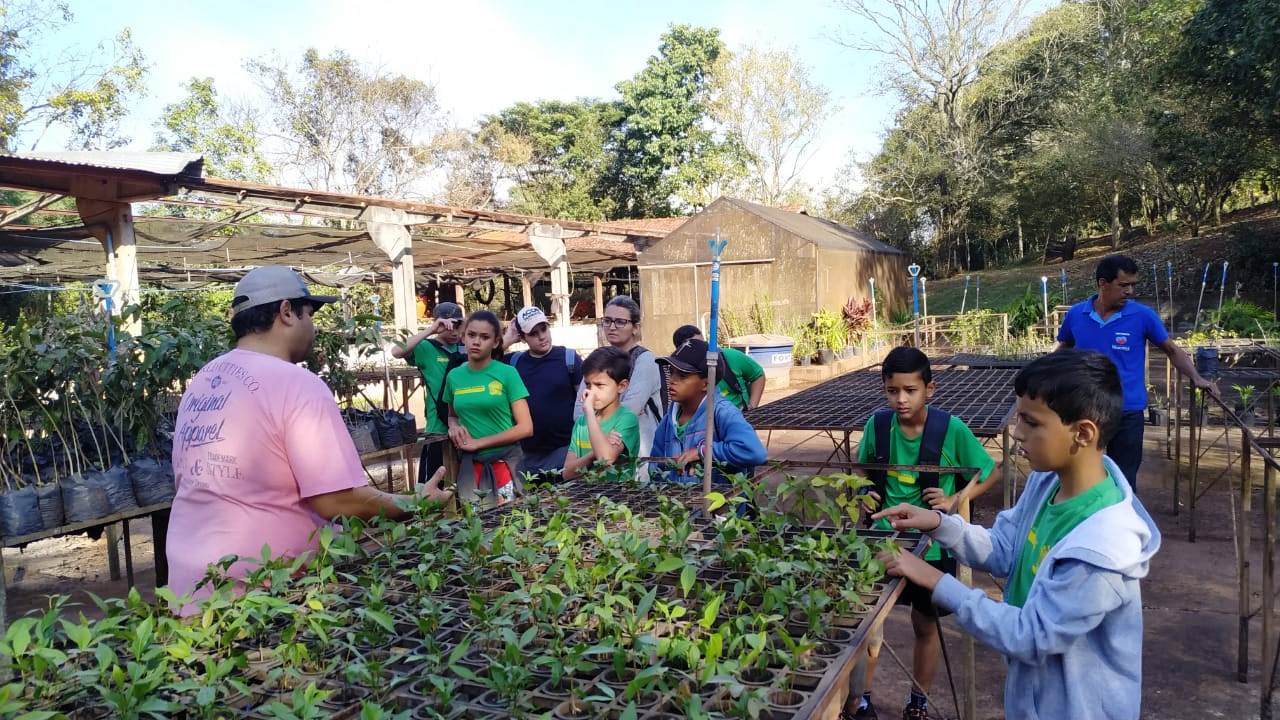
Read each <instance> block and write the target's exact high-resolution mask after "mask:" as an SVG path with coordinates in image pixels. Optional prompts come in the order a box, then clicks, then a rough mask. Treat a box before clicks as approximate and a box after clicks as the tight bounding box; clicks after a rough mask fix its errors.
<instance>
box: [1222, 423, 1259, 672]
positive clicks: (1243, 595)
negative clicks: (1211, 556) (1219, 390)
mask: <svg viewBox="0 0 1280 720" xmlns="http://www.w3.org/2000/svg"><path fill="white" fill-rule="evenodd" d="M1228 445H1229V443H1228ZM1251 450H1252V448H1250V446H1249V438H1248V434H1247V433H1246V432H1245V431H1244V429H1243V428H1241V430H1240V521H1239V522H1238V523H1236V535H1237V536H1239V538H1240V539H1239V544H1240V571H1239V574H1240V596H1239V620H1238V621H1239V624H1240V635H1239V638H1238V641H1237V648H1236V679H1237V680H1239V681H1240V682H1242V683H1243V682H1249V615H1250V612H1249V605H1250V604H1251V597H1250V595H1251V591H1252V589H1253V583H1252V582H1251V578H1250V577H1249V573H1250V563H1249V541H1250V537H1249V536H1250V530H1251V529H1252V523H1251V522H1249V519H1250V518H1249V515H1250V511H1252V510H1253V477H1252V475H1251V473H1250V472H1249V470H1250V468H1249V466H1250V464H1251V462H1250V458H1251V456H1252V452H1251ZM1227 452H1230V449H1228V451H1227Z"/></svg>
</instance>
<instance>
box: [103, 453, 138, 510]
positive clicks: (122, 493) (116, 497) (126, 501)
mask: <svg viewBox="0 0 1280 720" xmlns="http://www.w3.org/2000/svg"><path fill="white" fill-rule="evenodd" d="M98 481H99V482H101V483H102V489H104V490H106V491H107V504H108V505H109V506H110V507H111V512H112V513H113V514H114V513H119V512H126V511H128V510H137V509H138V500H137V498H135V497H134V496H133V483H131V482H129V471H128V470H126V469H124V468H123V467H121V466H120V465H115V466H113V467H111V468H109V469H107V470H103V471H102V472H101V473H99V474H98Z"/></svg>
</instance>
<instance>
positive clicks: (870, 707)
mask: <svg viewBox="0 0 1280 720" xmlns="http://www.w3.org/2000/svg"><path fill="white" fill-rule="evenodd" d="M840 720H880V716H879V715H876V706H875V703H870V702H869V703H867V704H866V706H865V707H859V708H858V709H857V710H855V711H854V712H852V713H848V712H844V713H841V714H840Z"/></svg>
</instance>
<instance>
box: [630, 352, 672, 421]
mask: <svg viewBox="0 0 1280 720" xmlns="http://www.w3.org/2000/svg"><path fill="white" fill-rule="evenodd" d="M647 352H652V351H651V350H650V349H649V348H647V347H645V346H643V345H637V346H635V347H633V348H631V353H630V354H631V368H632V371H633V372H634V371H635V366H636V359H637V358H639V357H640V356H641V355H643V354H645V353H647ZM654 357H655V358H656V357H657V356H656V355H655V356H654ZM658 392H659V393H660V395H659V397H661V398H662V399H663V404H662V405H661V406H659V405H658V404H657V403H656V402H654V401H653V398H652V397H650V398H649V400H648V402H647V403H645V407H646V408H648V409H649V412H650V413H652V414H653V417H654V419H655V420H661V419H662V416H663V415H664V414H665V408H666V402H667V398H669V397H670V395H668V394H667V373H666V370H665V369H664V368H661V367H659V368H658Z"/></svg>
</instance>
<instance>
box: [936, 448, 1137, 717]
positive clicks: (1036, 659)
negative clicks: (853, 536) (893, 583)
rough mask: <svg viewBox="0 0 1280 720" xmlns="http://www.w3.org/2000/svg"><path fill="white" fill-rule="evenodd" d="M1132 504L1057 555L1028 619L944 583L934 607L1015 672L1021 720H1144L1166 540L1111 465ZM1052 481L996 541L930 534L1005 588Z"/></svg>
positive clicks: (1011, 514) (961, 530)
mask: <svg viewBox="0 0 1280 720" xmlns="http://www.w3.org/2000/svg"><path fill="white" fill-rule="evenodd" d="M1103 460H1104V462H1105V463H1106V466H1107V470H1108V472H1109V473H1110V478H1111V479H1110V481H1111V482H1115V483H1116V484H1117V485H1118V486H1119V487H1120V489H1121V490H1123V491H1124V500H1123V501H1121V502H1119V503H1116V504H1115V505H1112V506H1110V507H1106V508H1103V509H1102V510H1099V511H1098V512H1096V513H1094V514H1093V515H1092V516H1090V517H1089V518H1088V519H1086V520H1085V521H1084V522H1082V523H1080V524H1079V525H1077V526H1076V528H1075V529H1074V530H1072V531H1071V532H1070V533H1069V534H1068V535H1067V536H1066V537H1064V538H1063V539H1062V540H1061V541H1059V542H1058V544H1057V545H1054V546H1053V548H1052V549H1051V550H1050V551H1049V554H1048V555H1046V556H1045V558H1044V560H1043V561H1042V562H1041V564H1040V570H1039V572H1038V573H1037V574H1036V578H1035V580H1034V582H1032V584H1031V590H1030V591H1029V593H1028V594H1027V602H1026V604H1025V605H1023V606H1022V607H1021V608H1018V607H1014V606H1012V605H1007V604H1005V603H1002V602H996V601H995V600H992V599H991V598H989V597H987V594H986V593H985V592H983V591H982V590H979V589H974V588H969V587H966V586H965V585H964V584H963V583H961V582H960V581H959V580H956V579H955V578H954V577H952V576H950V575H947V576H944V577H943V578H942V580H941V581H940V582H939V583H938V586H937V587H936V588H934V591H933V601H934V602H935V603H936V604H938V605H940V606H942V607H944V608H947V609H948V610H952V611H954V612H955V615H956V620H957V621H958V622H959V623H960V625H961V627H963V628H964V629H965V631H966V632H968V633H970V634H971V635H973V636H974V637H975V638H977V639H978V640H980V641H981V642H983V643H986V644H987V645H990V646H991V647H993V648H995V649H996V650H998V651H1000V653H1002V654H1003V655H1004V656H1005V658H1006V660H1007V661H1008V664H1009V667H1008V679H1007V680H1006V682H1005V689H1004V711H1005V716H1006V717H1008V718H1018V719H1019V720H1042V719H1044V720H1047V719H1049V718H1071V720H1095V719H1096V720H1103V719H1106V720H1137V718H1138V716H1139V713H1140V708H1141V704H1142V593H1141V591H1140V590H1139V588H1138V581H1139V580H1141V579H1142V578H1143V577H1145V576H1146V574H1147V569H1148V567H1149V563H1150V560H1151V557H1152V556H1153V555H1155V554H1156V551H1157V550H1159V549H1160V531H1159V530H1158V529H1157V528H1156V525H1155V523H1154V522H1153V521H1152V520H1151V516H1150V515H1148V514H1147V511H1146V509H1145V508H1144V507H1142V503H1141V502H1140V501H1139V500H1138V498H1137V497H1136V496H1135V495H1134V494H1133V490H1132V489H1131V488H1130V487H1129V484H1128V483H1127V482H1125V481H1124V476H1123V475H1122V474H1121V472H1120V470H1119V468H1117V467H1116V465H1115V463H1113V462H1112V461H1111V459H1110V458H1106V457H1104V458H1103ZM1056 480H1057V476H1056V475H1055V474H1054V473H1032V474H1031V477H1030V478H1029V479H1028V480H1027V487H1026V491H1025V492H1023V494H1022V497H1021V498H1019V500H1018V502H1017V504H1016V505H1014V506H1013V507H1012V508H1010V509H1008V510H1005V511H1004V512H1002V513H1000V514H999V515H998V516H997V517H996V522H995V526H994V527H992V528H991V529H990V530H988V529H986V528H983V527H979V526H976V525H970V524H968V523H966V522H964V521H963V520H961V519H960V518H959V517H956V516H954V515H949V516H945V517H944V518H943V520H942V524H941V525H939V526H938V528H937V529H936V530H934V531H933V532H932V533H930V535H931V536H932V537H933V539H934V540H937V541H938V542H939V543H940V544H942V546H943V547H946V548H948V549H949V550H951V551H952V552H953V553H954V554H955V556H956V559H957V560H959V561H960V562H962V563H964V564H966V565H968V566H970V567H972V568H975V569H978V570H985V571H987V572H989V573H991V574H992V575H994V576H996V577H999V578H1007V577H1009V576H1010V575H1011V574H1012V573H1013V569H1014V566H1015V565H1016V564H1017V560H1018V555H1019V554H1020V553H1021V552H1022V545H1023V543H1024V542H1025V541H1026V537H1027V533H1028V531H1030V529H1031V525H1032V523H1034V522H1035V518H1036V514H1037V513H1038V512H1039V510H1040V507H1041V506H1042V505H1043V504H1044V503H1045V501H1046V499H1047V498H1048V495H1049V493H1050V491H1051V490H1052V489H1053V486H1054V482H1055V481H1056Z"/></svg>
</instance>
